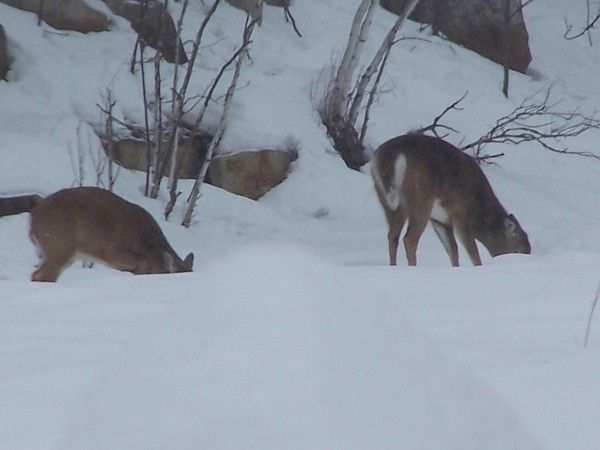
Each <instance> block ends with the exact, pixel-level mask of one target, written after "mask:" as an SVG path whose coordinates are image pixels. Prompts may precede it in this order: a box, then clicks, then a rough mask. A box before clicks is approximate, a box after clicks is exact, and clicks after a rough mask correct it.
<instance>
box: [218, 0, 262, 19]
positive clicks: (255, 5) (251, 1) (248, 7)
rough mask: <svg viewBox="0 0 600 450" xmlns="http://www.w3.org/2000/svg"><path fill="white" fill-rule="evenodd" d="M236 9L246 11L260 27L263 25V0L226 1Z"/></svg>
mask: <svg viewBox="0 0 600 450" xmlns="http://www.w3.org/2000/svg"><path fill="white" fill-rule="evenodd" d="M225 1H226V2H227V3H229V4H230V5H231V6H233V7H234V8H238V9H241V10H242V11H245V12H246V13H247V14H248V15H249V16H250V17H252V18H253V19H255V20H256V21H257V23H258V24H259V25H260V24H261V23H262V6H263V2H262V0H225Z"/></svg>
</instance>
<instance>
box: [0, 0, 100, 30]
mask: <svg viewBox="0 0 600 450" xmlns="http://www.w3.org/2000/svg"><path fill="white" fill-rule="evenodd" d="M0 2H2V3H6V4H7V5H10V6H13V7H15V8H19V9H23V10H25V11H31V12H34V13H36V14H37V15H38V16H39V17H40V19H42V20H43V21H44V22H46V23H47V24H48V25H50V26H51V27H53V28H56V29H58V30H74V31H79V32H81V33H89V32H91V31H106V30H108V24H109V20H108V17H106V15H105V14H103V13H101V12H100V11H97V10H95V9H93V8H91V7H89V6H88V5H87V4H86V3H85V1H83V0H0Z"/></svg>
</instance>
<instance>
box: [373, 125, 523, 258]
mask: <svg viewBox="0 0 600 450" xmlns="http://www.w3.org/2000/svg"><path fill="white" fill-rule="evenodd" d="M371 173H372V175H373V180H374V182H375V190H376V191H377V196H378V198H379V202H380V203H381V206H382V207H383V210H384V212H385V216H386V219H387V223H388V227H389V231H388V246H389V256H390V265H392V266H395V265H396V253H397V252H398V241H399V237H400V232H401V231H402V228H403V226H404V223H405V222H406V221H408V227H407V231H406V234H405V235H404V238H403V240H404V249H405V251H406V258H407V260H408V264H409V265H410V266H415V265H416V264H417V245H418V243H419V238H420V237H421V235H422V234H423V231H424V230H425V227H426V226H427V222H431V224H432V226H433V229H434V230H435V232H436V234H437V236H438V237H439V239H440V241H442V244H443V245H444V248H445V249H446V252H447V253H448V256H450V261H451V263H452V265H453V266H458V246H457V245H456V240H455V238H454V233H456V234H457V235H458V238H459V239H460V241H461V242H462V244H463V246H464V247H465V248H466V250H467V252H468V253H469V257H470V258H471V262H472V263H473V264H474V265H476V266H479V265H481V258H480V256H479V251H478V250H477V244H476V243H475V240H478V241H479V242H481V243H482V244H483V245H484V246H485V247H486V248H487V250H488V251H489V252H490V254H491V255H492V256H497V255H502V254H506V253H527V254H529V253H531V246H530V245H529V239H528V237H527V234H526V233H525V231H523V229H522V228H521V226H520V225H519V222H518V221H517V219H516V218H515V217H514V216H513V215H512V214H508V213H507V212H506V210H505V209H504V207H503V206H502V205H501V204H500V202H499V201H498V199H497V198H496V195H495V194H494V191H493V190H492V187H491V186H490V183H489V182H488V180H487V178H486V177H485V175H484V174H483V171H482V170H481V168H480V167H479V166H478V165H477V162H476V161H475V160H474V159H473V158H472V157H470V156H468V155H467V154H465V153H463V152H462V151H460V150H459V149H457V148H456V147H454V146H453V145H451V144H449V143H448V142H445V141H443V140H442V139H438V138H435V137H431V136H425V135H423V134H418V133H410V134H407V135H404V136H398V137H396V138H393V139H390V140H389V141H387V142H385V143H384V144H382V145H381V146H380V147H379V148H378V149H377V150H375V152H374V154H373V157H372V159H371Z"/></svg>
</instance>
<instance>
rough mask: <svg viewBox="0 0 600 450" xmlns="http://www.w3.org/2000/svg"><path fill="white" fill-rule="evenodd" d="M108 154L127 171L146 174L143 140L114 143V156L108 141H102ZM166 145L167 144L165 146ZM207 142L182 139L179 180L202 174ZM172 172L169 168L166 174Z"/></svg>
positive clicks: (178, 162) (179, 157) (178, 157)
mask: <svg viewBox="0 0 600 450" xmlns="http://www.w3.org/2000/svg"><path fill="white" fill-rule="evenodd" d="M102 144H103V146H104V150H105V151H106V154H107V155H108V156H109V157H110V158H111V159H112V160H113V161H114V162H115V163H117V164H118V165H120V166H122V167H125V168H126V169H131V170H139V171H141V172H145V171H146V168H147V165H148V158H147V152H146V142H145V141H144V140H142V139H136V138H124V139H120V140H117V141H115V142H114V143H113V148H112V154H111V153H110V147H109V143H108V141H106V140H105V139H103V140H102ZM165 145H166V144H165ZM205 152H206V148H205V142H204V141H203V140H202V139H200V138H196V139H195V138H190V137H181V139H180V141H179V148H178V152H177V169H178V172H179V178H182V179H195V178H196V177H197V176H198V173H199V172H200V158H201V155H203V154H205ZM169 170H170V164H169V165H168V166H167V169H166V173H167V174H168V173H169Z"/></svg>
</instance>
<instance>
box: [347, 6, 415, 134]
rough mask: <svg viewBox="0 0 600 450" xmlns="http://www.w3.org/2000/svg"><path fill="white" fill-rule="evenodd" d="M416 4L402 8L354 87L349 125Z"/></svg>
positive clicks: (356, 115)
mask: <svg viewBox="0 0 600 450" xmlns="http://www.w3.org/2000/svg"><path fill="white" fill-rule="evenodd" d="M418 3H419V0H410V1H409V2H408V4H407V5H406V6H405V8H404V11H403V12H402V14H401V15H400V17H398V20H396V23H394V26H393V27H392V28H391V29H390V31H388V34H387V35H386V37H385V39H384V40H383V42H382V43H381V46H380V47H379V50H377V53H376V54H375V56H374V57H373V59H372V60H371V63H370V64H369V66H368V67H367V68H366V70H365V72H364V73H363V75H362V76H361V77H360V80H359V82H358V84H357V85H356V90H355V92H356V94H355V95H354V99H353V101H352V105H351V106H350V109H349V111H348V115H347V119H348V121H349V122H350V123H351V124H353V125H354V124H355V123H356V119H357V117H358V112H359V110H360V106H361V105H362V102H363V98H364V96H365V91H366V89H367V85H368V84H369V82H370V81H371V77H372V76H373V75H374V74H375V72H377V68H378V67H380V65H381V62H382V61H383V58H384V57H385V55H386V53H388V52H389V50H390V48H391V47H392V45H394V40H395V39H396V34H398V30H400V28H402V25H403V24H404V22H405V20H406V18H407V17H408V16H409V15H410V13H412V12H413V10H414V9H415V7H416V6H417V4H418Z"/></svg>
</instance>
